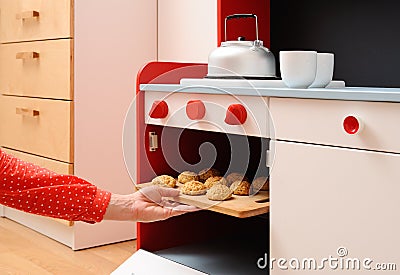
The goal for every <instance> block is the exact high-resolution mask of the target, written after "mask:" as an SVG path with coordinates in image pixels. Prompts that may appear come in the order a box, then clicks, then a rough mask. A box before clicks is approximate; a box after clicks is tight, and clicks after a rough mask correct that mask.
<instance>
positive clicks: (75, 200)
mask: <svg viewBox="0 0 400 275" xmlns="http://www.w3.org/2000/svg"><path fill="white" fill-rule="evenodd" d="M110 197H111V193H110V192H107V191H103V190H100V189H98V188H97V187H96V186H95V185H93V184H91V183H89V182H87V181H85V180H83V179H81V178H78V177H76V176H72V175H60V174H56V173H54V172H52V171H50V170H48V169H45V168H42V167H39V166H37V165H34V164H32V163H29V162H24V161H22V160H20V159H18V158H15V157H13V156H11V155H9V154H6V153H5V152H3V151H2V150H1V149H0V204H3V205H5V206H8V207H12V208H16V209H19V210H23V211H25V212H29V213H33V214H38V215H43V216H50V217H54V218H59V219H65V220H69V221H85V222H88V223H94V222H100V221H101V220H102V219H103V216H104V213H105V210H106V208H107V206H108V203H109V202H110Z"/></svg>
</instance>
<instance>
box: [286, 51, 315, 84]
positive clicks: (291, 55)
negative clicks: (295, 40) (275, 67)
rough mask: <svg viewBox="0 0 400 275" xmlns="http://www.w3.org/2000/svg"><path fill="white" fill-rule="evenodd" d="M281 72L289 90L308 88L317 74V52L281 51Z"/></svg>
mask: <svg viewBox="0 0 400 275" xmlns="http://www.w3.org/2000/svg"><path fill="white" fill-rule="evenodd" d="M279 61H280V70H281V77H282V80H283V82H284V83H285V85H286V86H288V87H289V88H308V86H310V85H311V84H312V83H313V82H314V79H315V75H316V72H317V52H316V51H280V52H279Z"/></svg>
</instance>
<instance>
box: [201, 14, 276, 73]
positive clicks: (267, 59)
mask: <svg viewBox="0 0 400 275" xmlns="http://www.w3.org/2000/svg"><path fill="white" fill-rule="evenodd" d="M247 17H254V18H255V21H256V40H255V41H243V39H242V37H239V39H238V41H226V33H227V32H226V27H227V22H228V20H230V19H234V18H247ZM275 76H276V75H275V57H274V55H273V53H272V52H271V51H270V50H269V49H267V48H265V47H264V46H263V41H261V40H259V39H258V21H257V16H256V15H255V14H232V15H229V16H227V17H226V18H225V42H222V43H221V46H220V47H218V48H216V49H215V50H213V51H212V52H211V53H210V55H209V56H208V73H207V78H242V77H244V78H269V77H272V78H273V77H275Z"/></svg>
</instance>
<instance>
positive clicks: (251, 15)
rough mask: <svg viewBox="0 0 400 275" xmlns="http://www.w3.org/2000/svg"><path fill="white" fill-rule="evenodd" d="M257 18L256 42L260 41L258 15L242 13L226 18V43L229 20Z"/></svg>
mask: <svg viewBox="0 0 400 275" xmlns="http://www.w3.org/2000/svg"><path fill="white" fill-rule="evenodd" d="M249 17H252V18H255V19H256V40H258V20H257V15H255V14H251V13H240V14H231V15H228V16H227V17H226V18H225V41H226V23H227V22H228V20H230V19H236V18H249Z"/></svg>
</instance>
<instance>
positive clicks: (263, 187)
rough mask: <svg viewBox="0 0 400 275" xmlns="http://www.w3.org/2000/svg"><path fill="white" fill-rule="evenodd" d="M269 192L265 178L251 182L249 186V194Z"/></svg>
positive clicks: (267, 181)
mask: <svg viewBox="0 0 400 275" xmlns="http://www.w3.org/2000/svg"><path fill="white" fill-rule="evenodd" d="M267 190H269V180H268V178H267V177H258V178H256V179H254V180H253V182H252V183H251V186H250V194H251V195H254V194H257V193H258V192H259V191H267Z"/></svg>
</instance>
